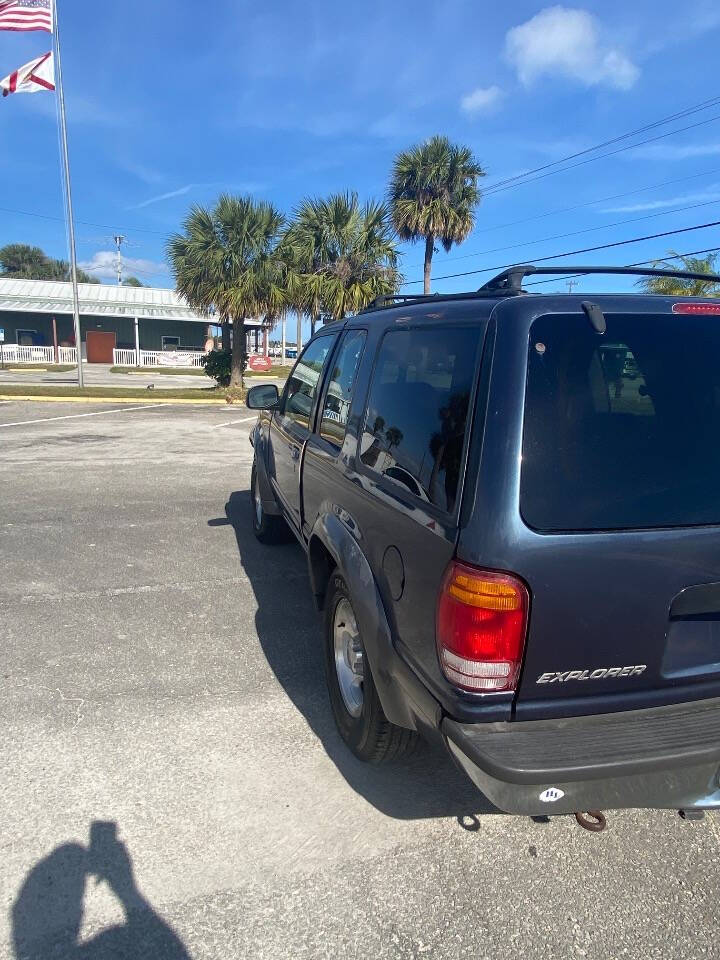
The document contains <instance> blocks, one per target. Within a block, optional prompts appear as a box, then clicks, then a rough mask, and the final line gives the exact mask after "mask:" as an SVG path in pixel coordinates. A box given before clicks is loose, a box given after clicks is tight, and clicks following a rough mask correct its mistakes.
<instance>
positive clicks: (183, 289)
mask: <svg viewBox="0 0 720 960" xmlns="http://www.w3.org/2000/svg"><path fill="white" fill-rule="evenodd" d="M284 222H285V220H284V217H283V215H282V214H281V213H280V212H279V211H278V210H277V209H276V208H275V207H274V206H273V205H272V204H270V203H264V202H258V201H256V200H253V198H252V197H233V196H230V195H228V194H222V195H221V196H220V198H219V199H218V202H217V205H216V207H215V209H214V210H207V209H205V208H203V207H200V206H197V205H195V206H193V207H192V208H191V209H190V213H189V214H188V216H187V217H186V218H185V221H184V223H183V233H180V234H175V235H173V236H172V237H170V239H169V241H168V248H167V249H168V257H169V259H170V263H171V266H172V269H173V273H174V274H175V285H176V287H177V290H178V292H179V293H181V294H182V295H183V296H184V297H185V299H186V300H187V301H188V303H189V304H190V305H191V306H192V307H194V308H195V309H197V310H201V311H204V312H206V313H209V312H210V309H211V308H214V309H215V310H217V312H218V314H219V315H220V317H221V322H222V323H223V324H227V322H228V320H232V322H233V344H232V373H231V377H230V386H240V385H242V374H243V370H244V368H245V362H246V337H245V320H246V319H247V318H248V317H251V316H261V315H262V316H264V315H266V314H275V313H276V312H277V311H278V310H280V309H281V307H282V305H283V303H284V301H285V295H286V294H285V289H284V276H285V269H284V265H283V263H282V261H281V259H280V258H279V257H278V256H277V255H276V249H277V243H278V238H279V236H280V231H281V230H282V227H283V225H284Z"/></svg>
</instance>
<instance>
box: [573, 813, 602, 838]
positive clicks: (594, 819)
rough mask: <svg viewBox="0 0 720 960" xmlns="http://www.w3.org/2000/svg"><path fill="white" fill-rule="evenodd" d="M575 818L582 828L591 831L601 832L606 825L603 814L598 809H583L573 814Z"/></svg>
mask: <svg viewBox="0 0 720 960" xmlns="http://www.w3.org/2000/svg"><path fill="white" fill-rule="evenodd" d="M575 819H576V820H577V822H578V823H579V824H580V826H581V827H582V828H583V830H589V831H590V832H591V833H601V832H602V831H603V830H604V829H605V827H606V826H607V820H606V819H605V814H604V813H601V812H600V811H599V810H584V811H582V812H578V813H576V814H575Z"/></svg>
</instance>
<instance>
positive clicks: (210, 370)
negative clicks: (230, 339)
mask: <svg viewBox="0 0 720 960" xmlns="http://www.w3.org/2000/svg"><path fill="white" fill-rule="evenodd" d="M247 362H248V355H247V354H246V353H243V355H242V363H241V367H242V370H243V372H245V368H246V367H247ZM200 363H202V365H203V367H204V368H205V373H206V374H207V375H208V376H209V377H212V378H213V380H216V381H217V384H218V386H219V387H229V386H230V374H231V372H232V353H231V352H230V351H229V350H211V351H210V353H206V354H205V356H204V357H203V358H202V360H201V361H200Z"/></svg>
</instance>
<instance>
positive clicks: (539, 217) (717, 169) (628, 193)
mask: <svg viewBox="0 0 720 960" xmlns="http://www.w3.org/2000/svg"><path fill="white" fill-rule="evenodd" d="M716 173H720V167H715V168H714V169H713V170H705V171H704V172H703V173H693V174H691V175H690V176H688V177H674V178H673V179H672V180H661V181H660V182H659V183H651V184H649V185H648V186H646V187H637V188H636V189H635V190H626V191H625V192H624V193H613V194H611V195H610V196H608V197H596V198H595V199H594V200H585V201H583V202H582V203H575V204H573V205H572V206H570V207H557V208H556V209H555V210H546V211H545V212H544V213H537V214H534V215H533V216H532V217H523V218H522V219H521V220H510V221H508V222H507V223H498V224H495V225H494V226H492V227H482V228H481V229H479V230H477V229H476V230H474V231H473V235H477V234H481V233H494V232H495V231H496V230H505V229H507V228H508V227H518V226H521V225H522V224H525V223H532V222H533V221H534V220H544V219H545V218H546V217H553V216H558V215H559V214H561V213H572V211H573V210H581V209H582V208H583V207H592V206H595V204H598V203H609V202H610V201H611V200H621V199H623V198H624V197H632V196H634V195H635V194H638V193H646V192H647V191H648V190H657V189H658V188H659V187H668V186H671V185H672V184H675V183H686V182H687V181H688V180H698V179H699V178H700V177H710V176H713V175H714V174H716ZM605 212H607V211H605ZM479 255H480V254H479V253H478V252H477V251H476V252H475V253H463V254H460V255H459V256H457V257H445V259H444V260H443V264H445V263H450V262H454V261H455V260H470V259H471V258H472V257H477V256H479ZM409 267H410V269H414V268H417V269H418V270H419V269H420V268H421V267H422V262H417V263H412V264H409Z"/></svg>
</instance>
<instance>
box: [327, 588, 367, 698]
mask: <svg viewBox="0 0 720 960" xmlns="http://www.w3.org/2000/svg"><path fill="white" fill-rule="evenodd" d="M333 643H334V648H335V671H336V673H337V678H338V685H339V687H340V693H341V695H342V698H343V703H344V704H345V708H346V709H347V712H348V713H349V714H350V716H351V717H359V716H360V714H361V713H362V707H363V678H364V675H365V653H364V651H363V646H362V640H361V639H360V632H359V631H358V628H357V622H356V620H355V614H354V613H353V608H352V607H351V605H350V601H349V600H346V599H345V598H343V599H342V600H340V602H339V603H338V605H337V606H336V607H335V616H334V618H333Z"/></svg>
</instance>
